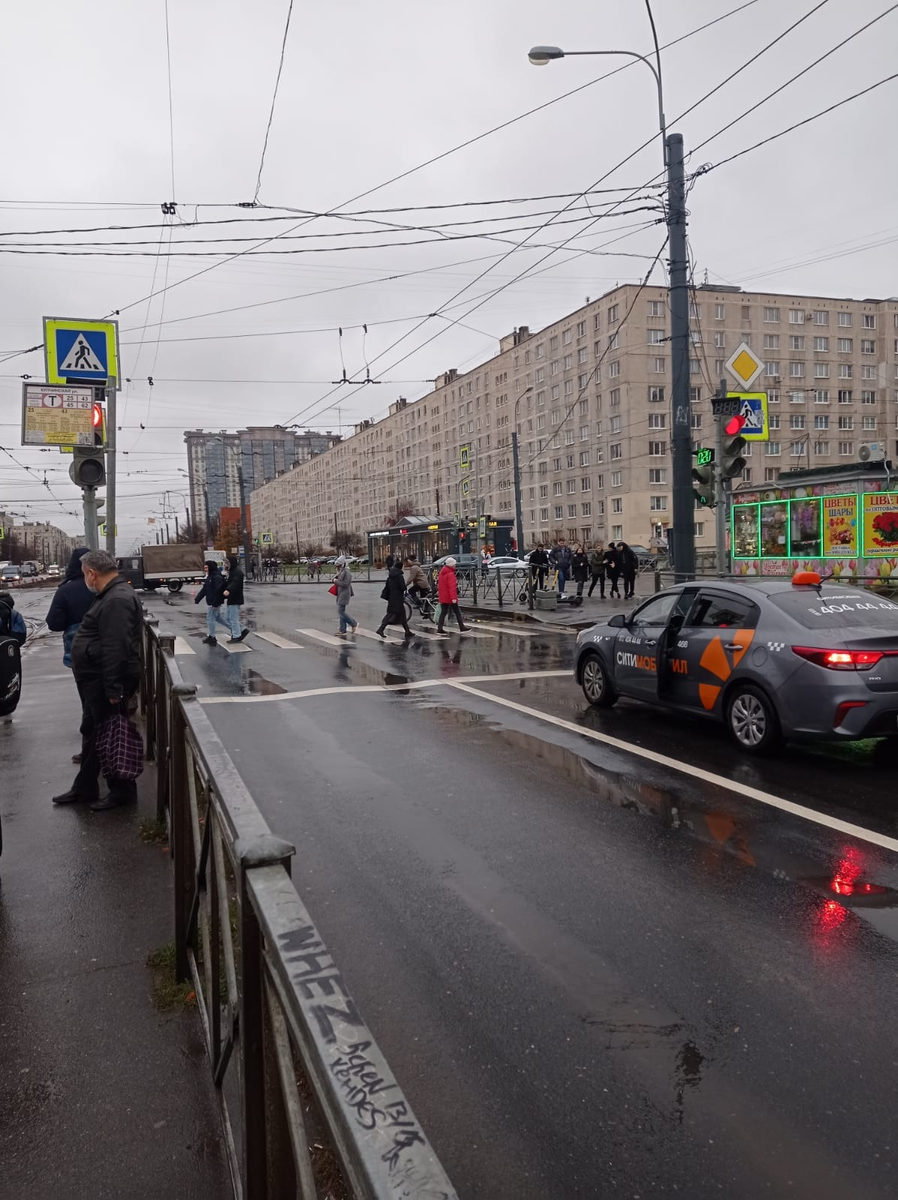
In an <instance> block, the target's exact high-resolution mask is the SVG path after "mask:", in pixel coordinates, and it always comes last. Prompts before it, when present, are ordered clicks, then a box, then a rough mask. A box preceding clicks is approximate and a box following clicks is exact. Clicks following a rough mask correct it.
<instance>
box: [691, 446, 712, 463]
mask: <svg viewBox="0 0 898 1200" xmlns="http://www.w3.org/2000/svg"><path fill="white" fill-rule="evenodd" d="M695 461H696V464H697V465H698V466H700V467H706V466H707V465H708V463H712V462H713V461H714V451H713V450H712V449H711V447H710V446H700V447H699V449H698V450H696V452H695Z"/></svg>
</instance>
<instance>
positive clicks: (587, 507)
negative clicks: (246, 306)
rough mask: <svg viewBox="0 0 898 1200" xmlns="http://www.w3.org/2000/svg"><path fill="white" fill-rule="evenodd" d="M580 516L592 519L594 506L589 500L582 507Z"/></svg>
mask: <svg viewBox="0 0 898 1200" xmlns="http://www.w3.org/2000/svg"><path fill="white" fill-rule="evenodd" d="M580 516H581V517H591V516H592V504H591V503H590V502H589V501H588V500H587V501H586V503H585V504H581V505H580Z"/></svg>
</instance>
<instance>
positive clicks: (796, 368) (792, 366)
mask: <svg viewBox="0 0 898 1200" xmlns="http://www.w3.org/2000/svg"><path fill="white" fill-rule="evenodd" d="M789 377H790V379H803V378H804V363H803V362H790V363H789Z"/></svg>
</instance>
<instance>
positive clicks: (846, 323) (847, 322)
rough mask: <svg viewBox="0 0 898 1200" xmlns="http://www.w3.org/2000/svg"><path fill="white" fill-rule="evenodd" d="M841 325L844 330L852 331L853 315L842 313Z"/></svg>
mask: <svg viewBox="0 0 898 1200" xmlns="http://www.w3.org/2000/svg"><path fill="white" fill-rule="evenodd" d="M839 325H840V326H841V328H842V329H850V328H851V313H850V312H840V313H839Z"/></svg>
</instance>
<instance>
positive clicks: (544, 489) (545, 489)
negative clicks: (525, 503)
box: [539, 483, 549, 500]
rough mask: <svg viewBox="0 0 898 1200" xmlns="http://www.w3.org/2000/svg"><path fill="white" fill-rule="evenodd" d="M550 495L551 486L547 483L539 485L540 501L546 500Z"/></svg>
mask: <svg viewBox="0 0 898 1200" xmlns="http://www.w3.org/2000/svg"><path fill="white" fill-rule="evenodd" d="M548 495H549V485H548V484H547V483H541V484H540V485H539V498H540V500H545V499H547V497H548Z"/></svg>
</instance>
